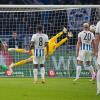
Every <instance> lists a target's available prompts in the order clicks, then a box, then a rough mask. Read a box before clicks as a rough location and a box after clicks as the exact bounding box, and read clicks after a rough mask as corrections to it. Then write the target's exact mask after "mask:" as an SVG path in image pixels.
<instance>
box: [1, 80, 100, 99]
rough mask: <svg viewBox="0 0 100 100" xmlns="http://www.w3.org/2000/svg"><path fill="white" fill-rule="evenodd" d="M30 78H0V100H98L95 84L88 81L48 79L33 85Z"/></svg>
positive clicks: (99, 97)
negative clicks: (43, 82)
mask: <svg viewBox="0 0 100 100" xmlns="http://www.w3.org/2000/svg"><path fill="white" fill-rule="evenodd" d="M32 82H33V79H32V78H0V100H100V96H96V83H95V84H93V83H92V82H89V79H80V80H79V81H78V82H76V83H73V79H67V78H48V79H47V80H46V84H41V83H38V84H33V83H32Z"/></svg>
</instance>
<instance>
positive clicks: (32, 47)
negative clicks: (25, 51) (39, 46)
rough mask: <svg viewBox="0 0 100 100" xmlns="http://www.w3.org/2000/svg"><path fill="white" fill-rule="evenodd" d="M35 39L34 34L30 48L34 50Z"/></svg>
mask: <svg viewBox="0 0 100 100" xmlns="http://www.w3.org/2000/svg"><path fill="white" fill-rule="evenodd" d="M34 41H35V35H33V36H32V39H31V44H30V50H32V49H34V48H35V46H34Z"/></svg>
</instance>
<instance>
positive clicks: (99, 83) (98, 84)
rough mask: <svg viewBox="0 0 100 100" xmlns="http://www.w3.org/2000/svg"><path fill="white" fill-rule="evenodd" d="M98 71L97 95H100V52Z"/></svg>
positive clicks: (99, 53)
mask: <svg viewBox="0 0 100 100" xmlns="http://www.w3.org/2000/svg"><path fill="white" fill-rule="evenodd" d="M97 63H98V71H97V95H100V52H98V58H97Z"/></svg>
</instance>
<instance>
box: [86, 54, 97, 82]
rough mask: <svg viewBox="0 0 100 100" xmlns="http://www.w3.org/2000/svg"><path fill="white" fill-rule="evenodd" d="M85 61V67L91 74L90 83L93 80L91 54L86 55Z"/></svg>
mask: <svg viewBox="0 0 100 100" xmlns="http://www.w3.org/2000/svg"><path fill="white" fill-rule="evenodd" d="M85 60H86V66H87V68H88V69H89V71H90V73H91V77H92V78H91V80H90V81H93V80H95V71H94V68H93V66H92V53H91V52H87V53H86V56H85Z"/></svg>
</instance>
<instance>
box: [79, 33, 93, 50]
mask: <svg viewBox="0 0 100 100" xmlns="http://www.w3.org/2000/svg"><path fill="white" fill-rule="evenodd" d="M78 38H80V39H81V46H80V50H86V51H92V41H93V40H94V39H95V37H94V34H93V33H92V32H90V31H81V32H80V33H79V34H78Z"/></svg>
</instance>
